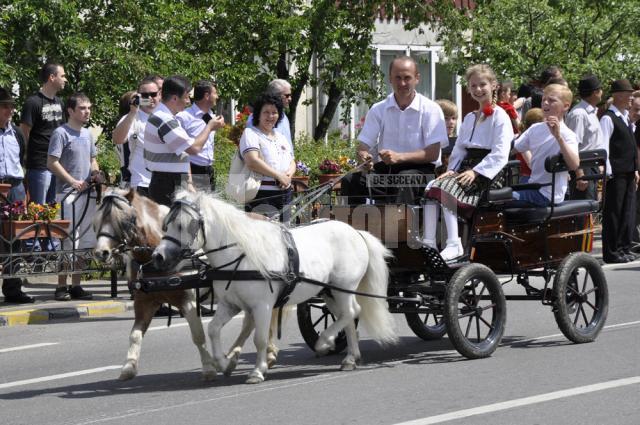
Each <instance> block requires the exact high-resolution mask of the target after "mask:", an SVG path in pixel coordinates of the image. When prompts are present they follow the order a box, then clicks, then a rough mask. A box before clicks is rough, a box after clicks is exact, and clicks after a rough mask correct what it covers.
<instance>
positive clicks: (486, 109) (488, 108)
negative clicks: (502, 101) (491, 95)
mask: <svg viewBox="0 0 640 425" xmlns="http://www.w3.org/2000/svg"><path fill="white" fill-rule="evenodd" d="M482 113H483V114H484V115H485V116H487V117H490V116H491V115H493V106H491V104H490V103H487V104H486V105H484V106H483V107H482Z"/></svg>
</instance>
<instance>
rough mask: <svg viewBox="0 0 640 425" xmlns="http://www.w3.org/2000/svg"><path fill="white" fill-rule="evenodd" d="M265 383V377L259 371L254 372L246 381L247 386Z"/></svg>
mask: <svg viewBox="0 0 640 425" xmlns="http://www.w3.org/2000/svg"><path fill="white" fill-rule="evenodd" d="M261 382H264V376H263V375H262V373H260V372H258V371H253V372H251V374H250V375H249V377H248V378H247V380H246V381H245V383H246V384H259V383H261Z"/></svg>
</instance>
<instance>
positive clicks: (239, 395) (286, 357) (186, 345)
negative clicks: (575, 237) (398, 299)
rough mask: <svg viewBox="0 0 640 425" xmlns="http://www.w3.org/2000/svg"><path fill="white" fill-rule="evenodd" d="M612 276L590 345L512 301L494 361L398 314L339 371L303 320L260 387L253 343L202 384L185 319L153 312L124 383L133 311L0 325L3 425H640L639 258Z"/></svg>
mask: <svg viewBox="0 0 640 425" xmlns="http://www.w3.org/2000/svg"><path fill="white" fill-rule="evenodd" d="M605 270H606V275H607V279H608V282H609V292H610V308H609V317H608V320H607V323H606V328H605V329H604V331H603V332H602V333H601V335H600V336H599V338H598V340H597V341H596V342H594V343H591V344H582V345H576V344H572V343H570V342H568V341H567V340H566V339H565V338H564V337H563V336H562V335H560V332H559V330H558V328H557V326H556V323H555V321H554V318H553V314H552V313H551V311H550V308H549V307H545V306H542V305H540V304H539V303H537V302H509V303H508V318H507V329H506V332H505V337H504V338H503V343H502V345H501V346H500V347H499V348H498V350H497V351H496V352H495V353H494V355H493V356H492V357H491V358H488V359H484V360H466V359H464V358H463V357H462V356H460V355H459V354H458V353H457V352H456V351H455V350H454V349H453V347H452V345H451V344H450V343H449V341H448V339H447V338H446V337H445V338H443V339H442V340H440V341H436V342H425V341H422V340H420V339H418V338H417V337H415V336H414V335H413V334H412V332H411V330H410V329H409V328H408V327H407V326H406V324H405V323H404V318H403V316H399V315H398V316H396V317H397V324H398V331H399V334H400V336H401V338H400V343H399V344H398V345H397V346H394V347H390V348H386V349H383V348H380V347H378V346H377V345H376V344H375V343H373V342H372V341H370V340H367V338H366V335H364V334H363V335H361V337H362V341H361V349H362V354H363V357H364V360H365V363H364V364H363V365H362V366H361V367H359V368H358V369H357V370H356V371H353V372H340V371H339V370H338V367H339V363H340V361H341V357H339V356H328V357H321V358H317V357H315V355H314V354H313V353H312V351H311V350H309V349H308V348H307V347H306V345H305V344H304V342H303V341H302V338H301V336H300V333H299V331H298V328H297V324H296V322H295V318H294V317H293V318H291V319H290V320H289V321H288V322H287V323H286V328H285V330H284V337H283V340H282V341H280V343H279V345H280V347H281V350H282V351H281V352H280V356H279V359H278V360H279V364H278V365H277V366H276V367H275V368H274V369H272V370H271V371H270V373H269V374H268V375H267V380H266V381H265V382H264V383H262V384H260V385H255V386H250V385H245V384H244V383H243V382H244V379H245V376H246V374H247V373H248V372H249V371H250V370H251V367H252V364H251V363H252V362H253V360H254V358H255V355H254V349H253V344H252V343H249V344H248V345H247V347H246V349H245V353H243V355H242V357H241V363H240V364H239V366H238V369H237V371H236V372H235V373H234V374H233V375H232V376H231V377H229V378H225V377H223V376H222V375H219V376H218V378H217V380H216V381H213V382H203V381H202V380H201V377H200V371H199V359H198V355H197V352H196V349H195V347H193V345H192V344H191V341H190V335H189V332H188V328H187V327H186V326H184V324H183V320H182V319H174V323H173V325H172V326H171V327H170V328H168V329H167V328H166V326H165V325H166V321H165V320H164V319H155V320H154V322H153V323H152V328H151V330H150V331H149V332H148V334H147V336H146V337H145V339H144V342H143V348H142V355H141V363H140V373H139V375H138V376H137V377H136V378H134V379H133V380H131V381H127V382H120V381H117V380H116V378H117V377H118V375H119V368H120V365H121V364H122V363H123V361H124V359H125V355H126V351H127V347H128V334H129V330H130V327H131V325H132V322H133V321H132V312H128V313H123V314H120V315H117V316H113V317H106V318H98V319H83V320H81V321H80V322H51V323H48V324H46V325H29V326H16V327H7V328H0V423H2V424H5V425H10V424H48V425H56V424H129V423H135V424H176V423H178V424H205V423H206V424H266V423H269V424H368V425H369V424H385V425H391V424H401V423H408V424H412V425H413V424H428V423H447V424H449V423H450V424H492V425H499V424H505V425H506V424H510V425H511V424H563V425H570V424H576V425H577V424H580V425H584V424H607V425H612V424H615V425H617V424H629V425H637V424H639V423H640V308H639V305H640V281H639V279H638V277H637V276H638V272H639V271H640V264H639V263H638V262H636V263H632V264H625V265H620V266H615V267H612V266H605ZM508 288H509V287H506V288H505V289H507V290H509V289H508ZM205 320H206V319H205ZM239 327H240V320H238V319H234V320H233V321H232V322H231V324H230V325H229V326H228V327H227V328H225V332H224V334H225V339H226V341H225V343H226V344H229V343H230V342H231V340H232V339H233V337H235V335H236V334H237V332H238V330H239Z"/></svg>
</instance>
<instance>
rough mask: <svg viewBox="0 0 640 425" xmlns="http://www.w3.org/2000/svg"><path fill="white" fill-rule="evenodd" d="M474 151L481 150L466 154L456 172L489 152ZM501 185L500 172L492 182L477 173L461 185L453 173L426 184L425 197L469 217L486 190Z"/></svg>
mask: <svg viewBox="0 0 640 425" xmlns="http://www.w3.org/2000/svg"><path fill="white" fill-rule="evenodd" d="M476 151H483V152H474V154H473V155H468V156H467V158H465V160H464V161H462V163H461V164H460V167H459V169H458V173H461V172H464V171H467V170H470V169H472V168H473V167H475V166H476V165H477V164H479V163H480V161H482V159H483V158H484V156H485V155H486V154H487V153H489V151H488V150H487V151H484V149H483V150H480V149H477V150H476ZM501 173H502V172H501ZM503 185H504V177H503V176H502V175H500V174H499V175H498V176H497V178H495V179H494V180H493V182H492V181H491V180H489V179H488V178H487V177H485V176H483V175H480V174H479V175H478V176H476V178H475V180H474V181H473V183H471V184H470V185H468V186H462V185H461V184H460V183H459V182H458V180H456V176H455V175H454V176H448V177H445V178H442V179H439V180H434V181H433V182H431V184H429V185H428V186H427V192H426V195H425V197H426V198H427V199H432V200H436V201H438V202H439V203H440V204H441V205H442V206H444V207H445V208H447V209H449V210H451V211H454V212H456V214H457V215H458V216H461V217H464V218H467V219H469V218H471V215H472V214H473V212H474V211H475V209H476V207H477V206H478V204H479V203H480V200H481V199H482V198H483V196H485V193H486V192H487V190H489V189H499V188H501V187H502V186H503Z"/></svg>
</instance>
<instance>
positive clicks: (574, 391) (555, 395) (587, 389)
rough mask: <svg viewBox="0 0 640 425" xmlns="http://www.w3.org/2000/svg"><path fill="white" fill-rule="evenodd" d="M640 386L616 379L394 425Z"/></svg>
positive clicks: (420, 424)
mask: <svg viewBox="0 0 640 425" xmlns="http://www.w3.org/2000/svg"><path fill="white" fill-rule="evenodd" d="M635 384H640V376H633V377H630V378H624V379H616V380H613V381H606V382H600V383H598V384H592V385H585V386H582V387H575V388H569V389H567V390H562V391H554V392H551V393H546V394H539V395H535V396H531V397H524V398H516V399H514V400H509V401H503V402H500V403H493V404H487V405H485V406H479V407H474V408H472V409H464V410H458V411H456V412H449V413H445V414H442V415H436V416H429V417H426V418H421V419H416V420H413V421H408V422H402V423H397V424H395V425H431V424H439V423H442V422H447V421H453V420H456V419H464V418H468V417H471V416H478V415H484V414H486V413H493V412H499V411H501V410H507V409H513V408H516V407H522V406H528V405H531V404H537V403H543V402H546V401H552V400H558V399H561V398H567V397H573V396H577V395H581V394H588V393H592V392H596V391H603V390H608V389H611V388H619V387H625V386H628V385H635Z"/></svg>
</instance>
